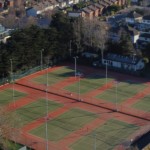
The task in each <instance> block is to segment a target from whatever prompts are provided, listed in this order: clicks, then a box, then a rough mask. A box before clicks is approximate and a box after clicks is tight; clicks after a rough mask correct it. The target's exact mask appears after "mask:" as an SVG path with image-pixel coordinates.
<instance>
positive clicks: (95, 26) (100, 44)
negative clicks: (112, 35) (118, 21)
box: [73, 18, 109, 51]
mask: <svg viewBox="0 0 150 150" xmlns="http://www.w3.org/2000/svg"><path fill="white" fill-rule="evenodd" d="M73 28H74V36H75V41H76V44H77V47H79V46H80V45H81V44H83V45H85V46H89V47H94V48H96V49H97V51H99V50H101V51H103V50H104V49H105V43H106V41H107V37H108V36H107V35H108V34H107V32H108V29H109V27H108V24H107V23H106V22H103V21H100V20H98V18H94V19H93V20H90V19H78V20H77V21H76V22H75V23H74V25H73Z"/></svg>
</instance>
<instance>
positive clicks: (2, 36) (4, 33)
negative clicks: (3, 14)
mask: <svg viewBox="0 0 150 150" xmlns="http://www.w3.org/2000/svg"><path fill="white" fill-rule="evenodd" d="M10 31H11V30H10V29H6V28H5V27H4V26H2V25H1V24H0V42H5V41H6V39H7V38H8V37H10V36H9V35H10Z"/></svg>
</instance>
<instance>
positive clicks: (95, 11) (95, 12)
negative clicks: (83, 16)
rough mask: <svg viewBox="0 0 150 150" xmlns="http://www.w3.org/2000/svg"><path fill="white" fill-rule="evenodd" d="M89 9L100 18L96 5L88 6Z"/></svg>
mask: <svg viewBox="0 0 150 150" xmlns="http://www.w3.org/2000/svg"><path fill="white" fill-rule="evenodd" d="M88 8H89V9H91V10H92V11H94V14H93V15H94V17H98V16H99V9H98V8H97V7H95V6H94V5H90V6H88Z"/></svg>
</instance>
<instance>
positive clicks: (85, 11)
mask: <svg viewBox="0 0 150 150" xmlns="http://www.w3.org/2000/svg"><path fill="white" fill-rule="evenodd" d="M81 16H82V17H83V18H89V19H93V16H94V11H93V10H91V9H89V8H88V7H85V8H82V15H81Z"/></svg>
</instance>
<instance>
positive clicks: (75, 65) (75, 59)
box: [73, 56, 78, 78]
mask: <svg viewBox="0 0 150 150" xmlns="http://www.w3.org/2000/svg"><path fill="white" fill-rule="evenodd" d="M73 58H74V61H75V62H74V70H75V74H74V76H75V78H76V74H77V58H78V56H75V57H73Z"/></svg>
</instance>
